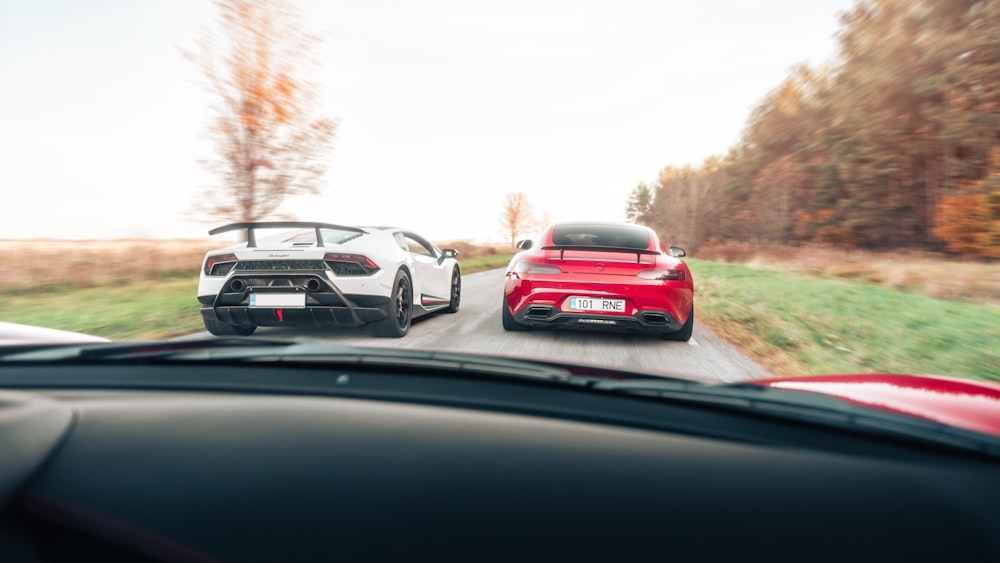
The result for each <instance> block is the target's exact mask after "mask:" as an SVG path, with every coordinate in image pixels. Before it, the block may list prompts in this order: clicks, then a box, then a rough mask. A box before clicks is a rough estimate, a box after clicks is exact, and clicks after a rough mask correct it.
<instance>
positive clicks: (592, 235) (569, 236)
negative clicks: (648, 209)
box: [552, 224, 649, 250]
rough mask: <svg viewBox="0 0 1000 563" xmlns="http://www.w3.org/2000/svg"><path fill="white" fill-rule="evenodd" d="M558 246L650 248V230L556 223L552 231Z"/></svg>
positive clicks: (625, 226) (553, 241) (554, 241)
mask: <svg viewBox="0 0 1000 563" xmlns="http://www.w3.org/2000/svg"><path fill="white" fill-rule="evenodd" d="M552 243H553V244H555V245H556V246H607V247H614V248H634V249H637V250H643V249H647V248H649V232H648V231H647V230H646V229H644V228H642V227H632V226H628V225H588V224H568V225H556V227H555V229H553V231H552Z"/></svg>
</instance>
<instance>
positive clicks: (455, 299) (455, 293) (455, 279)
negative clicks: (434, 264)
mask: <svg viewBox="0 0 1000 563" xmlns="http://www.w3.org/2000/svg"><path fill="white" fill-rule="evenodd" d="M449 295H450V296H451V298H450V300H449V301H448V307H447V308H446V309H445V310H444V312H445V313H457V312H458V306H459V305H460V304H461V303H462V273H461V272H459V271H458V266H455V269H454V270H453V271H452V272H451V293H449Z"/></svg>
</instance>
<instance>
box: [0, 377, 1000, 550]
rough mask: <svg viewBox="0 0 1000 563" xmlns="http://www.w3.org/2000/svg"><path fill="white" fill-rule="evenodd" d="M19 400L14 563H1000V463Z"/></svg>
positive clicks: (567, 421) (344, 415) (90, 388)
mask: <svg viewBox="0 0 1000 563" xmlns="http://www.w3.org/2000/svg"><path fill="white" fill-rule="evenodd" d="M404 371H405V370H404ZM0 389H4V391H2V393H0V448H2V449H0V452H2V453H0V456H2V458H3V459H2V463H0V492H2V495H3V496H2V497H0V498H2V501H3V517H2V521H0V522H2V524H0V560H3V561H82V560H102V561H315V560H322V561H326V560H337V561H404V560H406V561H487V560H496V561H518V560H546V561H555V560H558V561H562V560H605V561H644V560H653V559H656V560H678V561H692V560H737V559H740V558H748V559H753V560H757V559H765V558H766V559H769V560H778V561H819V560H830V561H844V560H855V561H857V560H917V561H924V560H940V561H944V560H948V561H998V560H1000V463H998V462H997V461H996V460H995V459H986V458H984V457H982V456H976V455H971V454H970V455H964V454H961V453H956V452H953V451H947V450H944V449H941V448H933V447H923V446H920V445H916V444H913V443H907V442H896V441H891V440H887V439H885V438H884V437H879V436H867V435H864V434H860V433H850V432H844V431H840V430H833V429H829V428H824V427H822V426H817V425H808V424H799V425H792V424H788V423H786V422H783V421H780V420H776V419H773V418H769V417H762V416H755V415H748V414H743V413H738V412H734V411H732V410H727V409H711V408H704V407H697V406H691V405H684V404H679V403H676V402H670V401H659V400H650V399H645V398H641V397H631V396H617V395H607V394H598V393H595V392H593V391H590V390H586V389H579V390H573V389H566V388H563V387H557V386H554V385H550V384H546V383H544V382H538V383H531V382H525V381H503V380H499V379H490V378H485V379H477V380H470V379H464V378H455V377H448V376H436V375H433V374H429V375H427V374H425V375H424V376H422V377H414V376H413V375H412V374H406V373H397V372H394V371H392V370H385V369H376V370H372V369H367V370H365V369H354V370H329V369H325V368H320V367H316V368H310V369H303V368H301V367H298V368H290V367H288V368H284V367H276V366H273V365H261V366H218V365H204V366H199V365H193V366H176V365H142V366H136V365H103V364H98V365H86V366H79V365H48V366H12V367H7V368H4V369H3V370H2V374H0Z"/></svg>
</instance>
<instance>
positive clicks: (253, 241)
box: [208, 221, 367, 248]
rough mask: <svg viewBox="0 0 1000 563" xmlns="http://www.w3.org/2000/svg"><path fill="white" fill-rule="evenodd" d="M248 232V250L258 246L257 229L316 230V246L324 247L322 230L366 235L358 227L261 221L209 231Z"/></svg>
mask: <svg viewBox="0 0 1000 563" xmlns="http://www.w3.org/2000/svg"><path fill="white" fill-rule="evenodd" d="M243 229H246V231H247V248H255V247H256V246H257V237H255V236H254V231H255V230H256V229H316V246H323V237H322V236H320V234H319V232H320V230H321V229H336V230H338V231H351V232H354V233H365V232H367V231H365V230H364V229H359V228H358V227H346V226H344V225H334V224H332V223H316V222H313V221H261V222H257V223H230V224H228V225H223V226H221V227H216V228H214V229H212V230H211V231H208V234H210V235H217V234H219V233H228V232H230V231H241V230H243Z"/></svg>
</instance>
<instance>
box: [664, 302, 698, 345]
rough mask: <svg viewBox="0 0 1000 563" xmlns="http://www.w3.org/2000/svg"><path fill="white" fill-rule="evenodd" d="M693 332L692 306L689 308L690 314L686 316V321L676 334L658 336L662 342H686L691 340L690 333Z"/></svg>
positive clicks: (669, 333)
mask: <svg viewBox="0 0 1000 563" xmlns="http://www.w3.org/2000/svg"><path fill="white" fill-rule="evenodd" d="M693 331H694V305H692V306H691V314H690V315H688V320H687V321H686V322H685V323H684V326H682V327H681V329H680V330H678V331H677V332H668V333H665V334H662V335H660V337H661V338H663V339H664V340H673V341H676V342H687V341H688V340H691V333H692V332H693Z"/></svg>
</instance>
